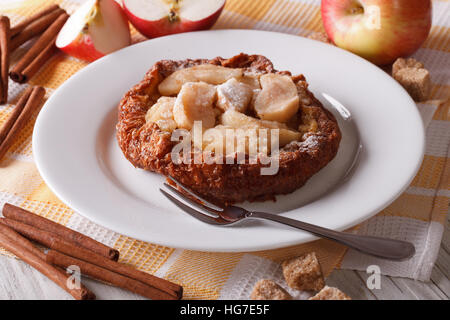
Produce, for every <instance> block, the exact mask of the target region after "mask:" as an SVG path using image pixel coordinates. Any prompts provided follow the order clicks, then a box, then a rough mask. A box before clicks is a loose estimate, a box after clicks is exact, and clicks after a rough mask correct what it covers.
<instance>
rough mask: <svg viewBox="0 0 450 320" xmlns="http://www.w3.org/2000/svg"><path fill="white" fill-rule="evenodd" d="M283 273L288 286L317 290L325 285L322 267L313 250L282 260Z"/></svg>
mask: <svg viewBox="0 0 450 320" xmlns="http://www.w3.org/2000/svg"><path fill="white" fill-rule="evenodd" d="M281 266H282V268H283V275H284V278H285V279H286V282H287V284H288V285H289V287H291V288H293V289H297V290H311V291H319V290H321V289H322V288H323V287H324V286H325V280H324V279H323V275H322V269H321V268H320V264H319V260H318V259H317V257H316V254H315V253H314V252H311V253H307V254H304V255H302V256H300V257H297V258H293V259H289V260H286V261H283V263H282V264H281Z"/></svg>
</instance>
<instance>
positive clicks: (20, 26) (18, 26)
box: [11, 4, 59, 37]
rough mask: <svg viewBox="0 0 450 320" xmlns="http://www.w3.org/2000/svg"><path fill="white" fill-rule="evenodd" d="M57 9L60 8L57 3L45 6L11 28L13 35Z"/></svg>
mask: <svg viewBox="0 0 450 320" xmlns="http://www.w3.org/2000/svg"><path fill="white" fill-rule="evenodd" d="M56 9H59V6H58V5H57V4H53V5H51V6H49V7H47V8H45V9H44V10H41V11H39V12H37V13H36V14H34V15H32V16H31V17H28V18H26V19H24V20H23V21H21V22H20V23H18V24H16V25H15V26H14V27H13V28H11V37H14V36H15V35H17V34H18V33H19V32H21V31H22V30H23V29H25V28H26V27H27V26H28V25H30V24H31V23H33V22H34V21H36V20H38V19H39V18H41V17H43V16H46V15H48V14H49V13H50V12H52V11H55V10H56Z"/></svg>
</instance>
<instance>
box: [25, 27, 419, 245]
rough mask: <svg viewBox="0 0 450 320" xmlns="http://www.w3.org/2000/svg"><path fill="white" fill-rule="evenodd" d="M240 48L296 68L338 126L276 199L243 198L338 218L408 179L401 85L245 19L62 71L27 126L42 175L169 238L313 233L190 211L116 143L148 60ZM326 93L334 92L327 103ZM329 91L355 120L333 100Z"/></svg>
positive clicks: (413, 160)
mask: <svg viewBox="0 0 450 320" xmlns="http://www.w3.org/2000/svg"><path fill="white" fill-rule="evenodd" d="M239 52H246V53H257V54H262V55H265V56H267V57H268V58H269V59H271V60H272V61H273V63H274V65H275V67H276V68H277V69H278V70H290V71H292V72H293V73H303V74H305V76H306V78H307V80H308V82H309V83H310V88H311V90H312V91H313V92H314V93H315V94H316V96H317V97H318V98H319V99H320V100H321V101H322V102H323V103H324V104H325V106H326V107H327V108H329V109H332V110H334V111H333V113H334V114H335V115H337V116H338V118H339V122H340V126H341V128H342V130H343V139H342V142H341V146H340V150H339V153H338V155H337V157H336V158H335V159H334V160H333V161H332V162H331V163H330V164H329V165H328V166H327V167H326V168H324V169H323V170H322V171H321V172H320V173H318V174H317V175H316V176H314V177H313V178H312V179H311V180H310V181H309V182H308V183H307V184H306V185H305V186H304V187H303V188H301V189H299V190H297V191H296V192H294V193H292V194H290V195H286V196H279V197H278V198H277V199H278V201H277V202H276V203H274V202H265V203H259V204H245V206H246V207H249V208H256V209H260V210H266V211H271V212H280V213H281V212H282V214H283V215H286V216H288V217H292V218H295V219H301V220H303V221H307V222H310V223H314V224H318V225H321V226H324V227H328V228H331V229H335V230H343V229H346V228H348V227H351V226H354V225H355V224H357V223H360V222H362V221H363V220H365V219H367V218H369V217H370V216H372V215H374V214H375V213H377V212H378V211H380V210H381V209H383V208H384V207H386V206H387V205H388V204H389V203H390V202H392V201H393V200H394V199H395V198H396V197H397V196H398V195H399V194H400V193H401V192H402V191H403V190H404V189H405V188H406V187H407V186H408V184H409V183H410V181H411V179H412V178H413V177H414V175H415V173H416V171H417V170H418V168H419V165H420V163H421V159H422V156H423V148H424V132H423V127H422V121H421V118H420V116H419V113H418V112H417V110H416V106H415V104H414V102H413V101H412V100H411V98H410V97H409V96H408V95H407V93H406V92H405V91H404V90H403V89H402V88H401V86H399V85H398V84H397V83H396V82H395V81H394V80H392V78H391V77H389V76H388V75H387V74H385V73H384V72H383V71H381V70H380V69H378V68H377V67H375V66H374V65H372V64H370V63H368V62H366V61H365V60H363V59H361V58H359V57H357V56H355V55H353V54H350V53H348V52H345V51H343V50H340V49H338V48H335V47H333V46H330V45H326V44H323V43H320V42H317V41H313V40H309V39H305V38H302V37H297V36H291V35H286V34H280V33H271V32H263V31H251V30H217V31H207V32H196V33H185V34H180V35H175V36H170V37H163V38H158V39H154V40H149V41H146V42H143V43H140V44H137V45H134V46H131V47H129V48H126V49H123V50H120V51H118V52H116V53H114V54H111V55H109V56H107V57H105V58H102V59H100V60H98V61H96V62H95V63H92V64H91V65H89V66H87V67H86V68H85V69H83V70H82V71H80V72H78V73H77V74H76V75H74V76H73V77H72V78H70V79H69V80H68V81H66V82H65V83H64V84H63V85H62V86H61V87H60V88H59V89H58V90H57V91H56V92H55V93H54V94H53V95H52V96H51V98H50V99H49V100H48V101H47V103H46V104H45V106H44V107H43V109H42V111H41V112H40V114H39V117H38V119H37V122H36V126H35V129H34V133H33V154H34V157H35V161H36V163H37V166H38V169H39V171H40V173H41V175H42V177H43V178H44V180H45V181H46V183H47V184H48V186H49V187H50V188H51V189H52V190H53V191H54V193H55V194H56V195H57V196H58V197H59V198H60V199H61V200H63V201H64V202H65V203H66V204H67V205H68V206H70V207H72V208H73V209H74V210H76V211H78V212H79V213H80V214H82V215H84V216H86V217H87V218H89V219H90V220H92V221H94V222H96V223H98V224H100V225H103V226H105V227H107V228H110V229H112V230H114V231H117V232H119V233H122V234H125V235H128V236H131V237H134V238H137V239H141V240H144V241H149V242H152V243H157V244H161V245H167V246H170V247H180V248H187V249H193V250H203V251H253V250H263V249H271V248H277V247H284V246H289V245H294V244H299V243H303V242H307V241H310V240H313V239H314V237H313V236H312V235H310V234H308V233H305V232H301V231H298V230H294V229H291V228H288V227H284V226H280V225H275V224H269V223H264V222H260V221H251V222H249V223H244V224H241V225H238V226H235V227H225V228H223V227H222V228H221V227H214V226H210V225H206V224H204V223H202V222H200V221H197V220H194V219H193V218H191V217H190V216H188V215H187V214H185V213H183V212H180V211H179V210H178V208H177V207H175V206H174V205H173V204H172V203H170V202H169V201H168V200H167V199H166V198H165V197H163V196H162V195H161V194H160V192H159V190H158V188H159V187H160V186H161V185H162V183H163V181H164V179H163V177H161V176H159V175H157V174H154V173H150V172H146V171H143V170H140V169H135V168H134V167H133V166H132V165H131V164H130V163H129V162H128V161H127V160H126V159H125V158H124V156H123V155H122V153H121V151H120V150H119V148H118V145H117V143H116V140H115V122H116V106H117V103H118V101H119V100H120V98H121V97H122V95H123V94H124V93H125V92H126V91H128V90H129V89H130V88H131V87H132V86H133V85H134V84H136V83H138V82H139V81H140V80H141V79H142V77H143V76H144V73H145V72H146V71H147V70H148V69H149V68H150V67H151V66H152V65H153V64H154V63H155V62H156V61H158V60H161V59H186V58H213V57H215V56H222V57H231V56H233V55H235V54H238V53H239ZM324 94H325V95H324ZM326 95H329V96H328V97H329V99H330V101H333V99H335V100H336V101H335V102H333V103H334V107H333V106H332V105H331V103H330V102H329V101H327V99H326V98H325V97H326ZM337 101H338V102H337ZM339 103H340V104H342V105H343V106H345V108H346V109H347V110H349V111H350V113H351V116H352V118H353V121H354V122H352V121H351V120H348V119H347V120H345V119H344V118H343V117H342V116H341V115H340V114H339V112H338V111H337V109H335V108H338V109H339ZM342 112H344V113H343V114H344V115H345V110H343V111H342V110H341V113H342ZM355 124H356V126H355ZM359 139H360V141H361V143H362V146H363V148H362V152H361V153H360V156H359V161H358V163H357V165H356V166H354V170H353V171H352V175H351V178H350V179H343V177H344V176H345V175H346V173H347V171H348V170H349V168H350V167H351V166H352V164H353V163H354V162H355V159H356V155H357V154H358V152H357V151H358V147H359Z"/></svg>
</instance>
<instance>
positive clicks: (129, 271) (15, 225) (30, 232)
mask: <svg viewBox="0 0 450 320" xmlns="http://www.w3.org/2000/svg"><path fill="white" fill-rule="evenodd" d="M0 225H5V226H7V227H9V228H11V229H13V230H15V231H16V232H18V233H20V234H21V235H22V236H24V237H26V238H28V239H30V240H33V241H36V242H38V243H40V244H42V245H44V246H46V247H48V248H51V249H53V250H56V251H59V252H61V253H65V254H66V255H69V256H72V257H74V258H78V259H81V260H84V261H86V262H89V263H91V264H94V265H96V266H99V267H102V268H105V269H107V270H109V271H112V272H115V273H119V274H121V275H124V276H127V277H129V278H131V279H134V280H138V281H140V282H143V283H145V284H147V285H149V286H151V287H154V288H156V289H159V290H161V291H164V292H166V293H168V294H169V295H171V296H173V298H175V299H181V297H182V294H183V287H181V286H179V285H177V284H175V283H172V282H170V281H167V280H164V279H161V278H158V277H155V276H153V275H151V274H148V273H145V272H142V271H139V270H136V269H134V268H132V267H129V266H127V265H125V264H122V263H118V262H115V261H112V260H109V259H107V258H105V257H103V256H101V255H99V254H97V253H95V252H92V251H90V250H87V249H85V248H83V247H80V246H77V245H74V244H72V243H70V242H68V241H65V240H64V239H62V238H60V237H59V236H58V235H56V234H54V233H52V232H48V231H44V230H41V229H38V228H35V227H33V226H30V225H27V224H25V223H22V222H19V221H16V220H12V219H9V218H0Z"/></svg>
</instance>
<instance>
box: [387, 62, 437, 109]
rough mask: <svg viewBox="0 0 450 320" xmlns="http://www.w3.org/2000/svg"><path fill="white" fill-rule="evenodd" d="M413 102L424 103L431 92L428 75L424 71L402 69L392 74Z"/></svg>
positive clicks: (426, 71)
mask: <svg viewBox="0 0 450 320" xmlns="http://www.w3.org/2000/svg"><path fill="white" fill-rule="evenodd" d="M394 79H395V80H397V81H398V82H399V83H400V84H401V85H402V86H403V88H405V89H406V91H408V93H409V95H410V96H411V98H413V99H414V101H425V100H427V99H428V96H429V95H430V91H431V81H430V73H429V72H428V70H426V69H416V68H404V69H400V70H398V71H397V73H395V74H394Z"/></svg>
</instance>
